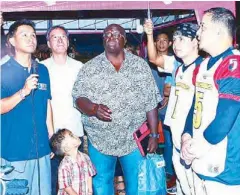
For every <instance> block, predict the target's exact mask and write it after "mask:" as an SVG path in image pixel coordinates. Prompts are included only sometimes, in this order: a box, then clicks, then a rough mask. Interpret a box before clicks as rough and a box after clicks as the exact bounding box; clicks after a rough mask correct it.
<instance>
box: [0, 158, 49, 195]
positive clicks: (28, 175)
mask: <svg viewBox="0 0 240 195" xmlns="http://www.w3.org/2000/svg"><path fill="white" fill-rule="evenodd" d="M0 161H1V165H2V166H3V165H12V166H14V170H13V171H12V172H11V173H9V174H7V175H4V176H3V178H4V179H6V180H12V179H26V180H27V181H28V187H29V193H28V195H39V191H38V166H37V160H36V159H34V160H27V161H14V162H10V161H7V160H5V159H2V158H0ZM39 167H40V193H41V195H51V166H50V156H49V155H46V156H43V157H42V158H40V159H39Z"/></svg>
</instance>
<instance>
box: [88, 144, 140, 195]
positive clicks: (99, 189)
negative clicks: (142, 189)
mask: <svg viewBox="0 0 240 195" xmlns="http://www.w3.org/2000/svg"><path fill="white" fill-rule="evenodd" d="M88 153H89V157H90V159H91V161H92V163H93V164H94V166H95V168H96V170H97V175H95V176H94V177H93V194H94V195H105V194H106V195H114V185H113V181H114V173H115V166H116V162H117V158H118V157H117V156H111V155H105V154H103V153H100V152H99V151H98V150H97V149H96V148H94V147H93V146H92V144H91V143H90V141H89V142H88ZM142 159H143V157H142V155H141V154H140V152H139V150H138V149H136V150H134V151H133V152H131V153H130V154H128V155H125V156H122V157H119V161H120V164H121V166H122V170H123V175H124V183H125V188H126V194H127V195H136V194H138V164H139V161H141V160H142Z"/></svg>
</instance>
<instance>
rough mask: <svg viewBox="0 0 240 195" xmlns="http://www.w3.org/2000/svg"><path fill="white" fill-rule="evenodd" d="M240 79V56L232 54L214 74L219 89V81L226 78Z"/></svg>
mask: <svg viewBox="0 0 240 195" xmlns="http://www.w3.org/2000/svg"><path fill="white" fill-rule="evenodd" d="M229 77H232V78H238V79H240V56H239V55H231V56H228V57H227V58H225V59H224V60H223V61H222V62H221V64H220V65H219V66H218V68H217V70H216V71H215V74H214V82H215V86H216V88H217V89H218V83H217V82H218V81H219V80H222V79H226V78H229Z"/></svg>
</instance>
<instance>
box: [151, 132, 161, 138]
mask: <svg viewBox="0 0 240 195" xmlns="http://www.w3.org/2000/svg"><path fill="white" fill-rule="evenodd" d="M149 137H153V138H159V137H160V135H159V133H150V134H149Z"/></svg>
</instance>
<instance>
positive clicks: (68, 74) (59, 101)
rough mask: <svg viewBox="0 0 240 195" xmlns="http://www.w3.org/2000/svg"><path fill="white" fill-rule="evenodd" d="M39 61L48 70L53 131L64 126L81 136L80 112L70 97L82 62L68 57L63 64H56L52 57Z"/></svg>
mask: <svg viewBox="0 0 240 195" xmlns="http://www.w3.org/2000/svg"><path fill="white" fill-rule="evenodd" d="M41 63H42V64H44V65H45V66H46V67H47V68H48V71H49V76H50V84H51V94H52V101H51V103H52V109H53V123H54V129H55V132H56V131H57V130H59V129H62V128H66V129H69V130H70V131H72V133H73V134H75V135H77V136H79V137H81V136H83V125H82V121H81V113H80V112H79V111H78V110H77V109H76V108H75V107H74V102H73V98H72V88H73V85H74V83H75V80H76V77H77V74H78V72H79V70H80V69H81V68H82V66H83V64H82V63H81V62H79V61H77V60H74V59H72V58H70V57H67V61H66V64H64V65H59V64H56V63H55V62H54V60H53V58H52V57H50V58H48V59H46V60H44V61H42V62H41Z"/></svg>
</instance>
